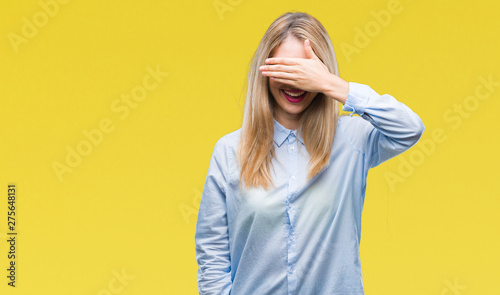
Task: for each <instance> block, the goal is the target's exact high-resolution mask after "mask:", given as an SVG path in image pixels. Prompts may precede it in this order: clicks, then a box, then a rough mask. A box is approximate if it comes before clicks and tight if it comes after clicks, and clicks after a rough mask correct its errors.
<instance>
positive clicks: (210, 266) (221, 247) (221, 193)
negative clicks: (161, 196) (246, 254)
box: [195, 138, 232, 295]
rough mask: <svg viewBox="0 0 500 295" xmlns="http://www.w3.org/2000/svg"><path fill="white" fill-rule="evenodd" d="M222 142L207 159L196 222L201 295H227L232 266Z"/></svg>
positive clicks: (216, 145)
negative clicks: (207, 164)
mask: <svg viewBox="0 0 500 295" xmlns="http://www.w3.org/2000/svg"><path fill="white" fill-rule="evenodd" d="M224 142H225V139H224V138H221V139H219V140H218V141H217V143H216V144H215V147H214V151H213V153H212V157H211V159H210V165H209V168H208V173H207V177H206V180H205V186H204V189H203V193H202V196H201V202H200V209H199V211H198V219H197V222H196V232H195V245H196V247H195V248H196V261H197V263H198V272H197V281H198V291H199V294H201V295H212V294H213V295H215V294H217V295H220V294H225V295H227V294H230V290H231V285H232V281H231V264H230V255H229V236H228V226H227V213H226V192H227V182H228V179H227V174H228V171H227V167H228V165H227V159H226V153H224Z"/></svg>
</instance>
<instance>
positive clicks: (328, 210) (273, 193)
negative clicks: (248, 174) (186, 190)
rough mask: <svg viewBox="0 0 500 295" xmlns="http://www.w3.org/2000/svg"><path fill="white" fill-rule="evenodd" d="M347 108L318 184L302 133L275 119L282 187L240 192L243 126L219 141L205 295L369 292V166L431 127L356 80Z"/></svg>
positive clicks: (205, 246)
mask: <svg viewBox="0 0 500 295" xmlns="http://www.w3.org/2000/svg"><path fill="white" fill-rule="evenodd" d="M342 110H344V111H351V112H352V113H351V114H350V116H348V115H346V114H344V115H342V116H340V117H339V121H338V124H337V130H336V132H335V137H334V143H333V146H332V153H331V159H330V163H329V165H328V167H327V168H325V169H324V170H322V171H321V172H320V173H319V174H318V175H316V176H315V177H314V178H313V179H312V180H311V181H309V182H308V181H307V171H308V167H309V166H308V159H309V154H308V153H307V150H306V148H305V145H304V141H303V139H302V138H301V137H300V135H299V134H298V133H297V131H296V130H289V129H287V128H285V127H283V126H282V125H281V124H280V123H278V121H276V120H274V144H275V151H276V157H275V158H274V159H273V161H272V164H273V166H274V169H275V173H273V169H272V167H273V166H272V167H271V173H272V175H273V177H274V179H273V180H274V183H275V184H276V188H275V189H272V190H269V191H266V190H263V189H262V187H259V188H252V189H250V190H245V191H240V189H239V187H238V180H239V173H240V170H239V165H238V164H237V162H236V149H237V146H238V142H239V137H240V132H241V128H240V129H238V130H236V131H233V132H231V133H229V134H226V135H225V136H223V137H221V138H220V139H219V140H218V141H217V143H216V144H215V147H214V150H213V154H212V157H211V159H210V165H209V168H208V174H207V178H206V181H205V186H204V189H203V193H202V197H201V203H200V209H199V212H198V219H197V224H196V232H195V246H196V260H197V263H198V266H199V269H198V272H197V281H198V290H199V294H203V295H209V294H214V295H215V294H217V295H220V294H232V295H255V294H258V295H264V294H272V295H274V294H300V295H310V294H315V295H333V294H335V295H337V294H338V295H359V294H364V286H363V276H362V272H361V262H360V255H359V245H360V240H361V213H362V210H363V203H364V199H365V191H366V178H367V174H368V170H369V169H370V168H372V167H375V166H377V165H379V164H380V163H382V162H384V161H386V160H388V159H390V158H392V157H394V156H396V155H398V154H400V153H402V152H404V151H406V150H408V149H409V148H410V147H412V146H413V145H414V144H416V143H417V142H418V140H419V139H420V137H421V136H422V133H423V132H424V130H425V126H424V124H423V122H422V120H421V119H420V117H419V116H418V115H417V114H416V113H414V112H413V111H412V110H411V109H410V108H408V107H407V106H406V105H404V104H403V103H401V102H399V101H397V100H396V99H395V98H394V97H392V96H391V95H389V94H384V95H379V94H378V93H377V92H375V91H374V90H373V89H372V88H371V87H370V86H368V85H364V84H359V83H354V82H349V94H348V97H347V100H346V103H345V104H344V105H343V107H342ZM354 113H356V114H358V115H359V117H358V116H352V115H353V114H354Z"/></svg>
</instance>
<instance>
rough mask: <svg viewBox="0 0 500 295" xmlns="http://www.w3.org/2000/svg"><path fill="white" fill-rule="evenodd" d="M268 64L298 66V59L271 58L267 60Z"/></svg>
mask: <svg viewBox="0 0 500 295" xmlns="http://www.w3.org/2000/svg"><path fill="white" fill-rule="evenodd" d="M266 64H284V65H290V66H293V65H298V64H299V62H298V61H297V58H294V57H270V58H268V59H266Z"/></svg>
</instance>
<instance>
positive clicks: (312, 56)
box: [304, 39, 320, 60]
mask: <svg viewBox="0 0 500 295" xmlns="http://www.w3.org/2000/svg"><path fill="white" fill-rule="evenodd" d="M304 47H305V49H306V56H307V58H310V59H316V60H320V59H319V58H318V57H317V56H316V54H314V51H313V49H312V47H311V41H309V39H306V40H305V41H304Z"/></svg>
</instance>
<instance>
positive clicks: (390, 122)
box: [342, 82, 425, 168]
mask: <svg viewBox="0 0 500 295" xmlns="http://www.w3.org/2000/svg"><path fill="white" fill-rule="evenodd" d="M342 110H343V111H352V113H351V115H350V116H351V117H352V115H353V114H355V113H356V114H358V115H359V116H360V117H361V118H362V119H364V120H359V121H363V122H359V124H358V126H357V128H356V129H354V130H351V132H352V133H356V134H351V135H352V136H356V137H357V138H358V139H357V140H355V141H356V144H357V145H358V146H359V148H360V149H361V150H362V151H363V153H364V154H365V156H366V161H367V163H368V168H372V167H375V166H377V165H379V164H380V163H382V162H384V161H386V160H388V159H390V158H392V157H395V156H396V155H398V154H400V153H402V152H404V151H406V150H408V149H409V148H411V147H412V146H413V145H415V144H416V143H417V142H418V140H419V139H420V137H421V136H422V134H423V132H424V130H425V126H424V123H423V122H422V120H421V119H420V117H419V116H418V115H417V114H416V113H415V112H413V111H412V110H411V109H410V108H409V107H407V106H406V105H404V104H403V103H401V102H399V101H397V100H396V99H395V98H394V97H392V96H391V95H389V94H384V95H379V94H378V93H377V92H375V91H374V90H373V89H372V88H371V87H370V86H368V85H364V84H360V83H354V82H349V93H348V96H347V100H346V101H345V104H344V105H343V107H342ZM368 122H369V123H370V124H367V123H368Z"/></svg>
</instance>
